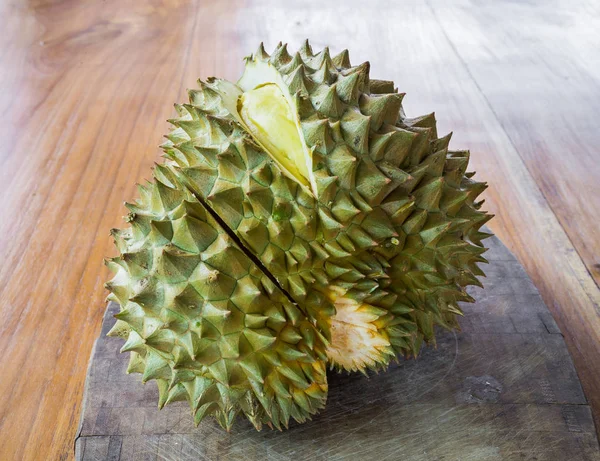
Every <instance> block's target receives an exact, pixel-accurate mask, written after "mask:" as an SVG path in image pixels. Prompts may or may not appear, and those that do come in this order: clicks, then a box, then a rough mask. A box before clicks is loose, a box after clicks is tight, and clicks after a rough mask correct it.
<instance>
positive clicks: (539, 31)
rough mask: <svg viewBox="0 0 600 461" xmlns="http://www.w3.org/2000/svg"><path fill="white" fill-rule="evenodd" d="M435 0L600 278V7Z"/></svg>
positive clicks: (583, 0)
mask: <svg viewBox="0 0 600 461" xmlns="http://www.w3.org/2000/svg"><path fill="white" fill-rule="evenodd" d="M429 2H430V4H431V6H432V9H433V11H434V15H435V17H436V18H437V19H438V21H439V23H440V24H441V25H442V28H443V30H444V33H445V34H446V35H447V37H448V39H449V40H450V41H451V42H452V45H453V48H454V49H455V51H456V54H457V55H458V56H459V58H460V59H461V61H463V62H464V64H465V66H466V68H467V70H468V72H469V73H470V74H471V76H472V77H473V79H474V80H475V81H476V82H477V86H478V87H479V88H480V90H481V93H482V94H483V95H484V97H485V98H486V100H487V101H488V102H489V105H490V106H491V108H492V110H493V112H494V115H495V116H496V118H497V119H498V120H499V121H500V123H501V124H502V127H503V129H504V131H505V132H506V133H507V134H508V137H509V139H510V142H511V143H512V144H513V145H514V147H515V149H516V150H517V152H518V153H519V155H520V157H521V158H522V159H523V162H524V163H525V165H526V167H527V169H528V171H529V172H530V173H531V176H532V177H533V179H534V180H535V182H536V183H537V185H538V187H539V188H540V191H541V192H542V194H543V195H544V198H545V199H546V200H547V202H548V204H549V205H550V208H551V209H552V211H553V212H554V213H555V214H556V216H557V218H558V220H559V222H560V224H561V226H562V227H563V228H564V229H565V231H566V233H567V235H568V237H569V239H570V240H571V242H572V243H573V246H574V247H575V249H576V250H577V252H578V254H579V255H580V257H581V258H582V260H583V262H584V263H585V265H586V268H587V270H588V271H589V272H590V274H591V275H592V277H593V278H594V279H595V281H596V283H600V264H599V263H600V259H599V255H600V233H599V232H598V230H597V221H598V219H597V217H598V216H600V181H598V178H599V177H600V161H599V160H600V155H599V152H598V146H599V145H600V130H598V123H597V118H598V113H600V97H599V95H600V34H599V33H598V30H600V5H599V4H598V2H595V1H590V0H576V1H573V2H564V1H560V0H551V1H543V0H533V1H528V2H494V3H489V4H481V3H480V2H475V1H473V0H460V1H454V2H451V3H448V2H444V1H438V0H429ZM500 18H510V21H507V20H499V19H500Z"/></svg>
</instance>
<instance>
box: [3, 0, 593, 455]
mask: <svg viewBox="0 0 600 461" xmlns="http://www.w3.org/2000/svg"><path fill="white" fill-rule="evenodd" d="M342 5H343V6H342ZM0 15H1V17H2V18H3V22H2V27H1V32H0V45H1V46H0V89H1V93H0V113H1V114H2V123H1V124H0V139H2V143H1V144H0V159H1V162H2V168H0V185H2V193H1V194H0V212H1V213H2V215H1V217H2V219H0V245H1V249H0V254H1V255H2V263H3V264H2V265H1V266H0V300H1V301H0V370H1V373H2V375H1V379H0V395H2V398H1V399H0V459H3V460H4V459H7V460H13V459H19V460H20V459H40V456H41V457H42V459H64V458H70V457H72V455H73V440H74V437H75V433H76V429H77V421H78V417H79V413H80V409H81V401H82V393H83V383H84V377H85V372H86V367H87V363H88V358H89V355H90V351H91V347H92V344H93V342H94V340H95V339H96V338H97V336H98V334H99V332H100V324H101V320H102V315H103V312H104V308H105V305H104V302H103V298H104V296H105V294H106V292H105V291H104V289H103V286H102V285H103V282H104V281H105V280H106V279H107V278H108V272H107V270H106V269H105V268H104V267H103V265H102V258H103V257H105V256H110V255H113V254H114V250H113V248H112V242H111V240H110V238H109V235H108V230H109V229H110V228H111V227H115V226H119V225H121V224H122V221H121V218H120V216H121V215H123V214H125V209H124V208H123V207H122V202H123V200H124V199H127V198H130V197H133V196H134V190H135V188H134V183H135V182H137V181H141V180H142V179H144V178H147V177H148V176H149V171H150V166H151V164H152V162H153V161H156V160H157V159H158V156H159V150H158V149H157V147H156V146H157V145H158V144H159V143H160V142H161V138H160V136H161V134H163V133H165V132H166V130H167V124H166V122H165V119H167V118H169V117H171V116H172V115H173V113H174V112H173V109H172V108H171V106H170V104H171V103H172V102H174V101H183V99H184V95H185V89H186V88H187V87H192V86H194V82H195V79H196V78H197V77H202V78H205V77H207V76H210V75H218V76H222V77H225V78H229V79H232V80H235V79H236V78H237V76H238V75H239V74H240V71H241V68H242V57H243V56H244V55H246V54H248V53H249V52H251V51H253V50H254V48H255V47H256V45H257V43H258V42H259V41H261V40H263V41H265V43H266V45H267V48H272V47H273V46H274V45H275V44H276V42H277V41H279V40H284V41H288V42H289V43H290V45H291V46H293V47H295V46H297V45H299V43H300V42H301V41H302V39H304V38H305V37H310V38H311V39H312V41H313V44H314V46H315V47H321V46H324V45H330V46H331V48H332V51H333V52H337V51H340V50H341V49H342V47H347V48H349V49H350V51H351V59H352V61H353V62H361V61H363V60H370V62H371V70H372V72H371V73H372V75H373V76H375V77H377V78H384V79H394V80H395V81H396V83H397V85H398V86H399V88H400V90H401V91H405V92H407V97H406V98H405V108H406V111H407V113H408V114H412V115H418V114H423V113H426V112H430V111H432V110H435V111H436V114H437V118H438V120H439V127H440V133H443V132H445V131H450V130H454V131H455V134H454V137H453V140H452V144H451V147H454V148H469V149H471V151H472V153H473V155H472V166H473V168H474V169H476V170H477V171H478V177H480V178H485V179H486V180H487V181H489V183H490V189H489V190H488V192H487V193H486V198H487V208H488V209H489V210H490V211H491V212H493V213H495V214H496V216H497V217H496V219H494V220H493V221H492V222H491V223H490V226H491V228H492V229H493V230H494V231H495V232H496V233H497V235H498V236H499V237H500V238H501V240H502V241H503V242H504V243H505V244H506V245H507V246H508V247H509V248H510V249H511V250H512V251H513V252H514V253H515V254H516V256H517V257H518V259H519V260H520V261H521V262H522V264H523V266H524V267H525V268H526V270H527V272H528V274H529V275H530V276H531V278H532V280H533V281H534V283H535V285H536V286H537V287H538V288H539V289H540V292H541V294H542V297H543V298H544V300H545V302H546V304H547V305H548V307H549V309H550V311H551V312H552V314H553V316H554V318H555V319H556V322H557V323H558V325H559V327H560V329H561V331H562V333H563V334H564V336H565V340H566V343H567V346H568V348H569V351H570V353H571V355H572V357H573V360H574V363H575V367H576V369H577V372H578V374H579V377H580V379H581V382H582V384H583V388H584V391H585V393H586V396H587V398H588V400H589V402H590V403H591V405H592V408H593V409H594V412H595V418H596V422H597V423H598V422H599V421H600V359H599V358H600V318H599V311H600V290H599V288H598V282H599V281H600V266H599V265H598V263H599V260H598V255H599V254H600V238H599V235H598V231H597V221H598V218H597V217H598V216H599V215H600V181H599V179H600V166H599V162H598V160H599V155H598V146H600V130H599V129H598V114H599V113H600V97H599V93H600V46H599V40H600V39H599V37H600V35H599V34H598V32H597V31H598V30H599V29H600V9H599V7H598V5H597V2H594V1H593V0H573V1H569V2H567V1H566V0H531V1H528V2H514V1H509V0H505V1H497V2H486V3H483V2H477V1H475V0H455V1H448V0H427V1H425V2H414V1H409V0H397V1H393V2H392V1H389V2H386V1H371V2H364V1H363V2H359V1H354V0H348V1H345V2H325V1H323V0H311V1H307V2H303V4H302V5H299V2H294V4H292V3H291V2H290V3H289V5H287V7H286V4H285V3H284V2H280V1H275V0H260V1H259V0H254V1H252V0H248V1H245V2H242V1H239V2H235V1H218V2H216V1H215V2H209V1H205V2H185V1H175V0H173V1H159V0H156V1H153V2H139V1H133V0H118V1H117V0H105V1H103V2H82V1H79V2H77V1H74V0H65V1H54V2H52V1H46V2H42V1H39V0H31V1H29V2H21V1H18V0H3V1H2V2H0ZM597 427H600V425H598V424H597Z"/></svg>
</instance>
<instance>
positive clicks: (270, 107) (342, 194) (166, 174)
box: [109, 43, 491, 428]
mask: <svg viewBox="0 0 600 461" xmlns="http://www.w3.org/2000/svg"><path fill="white" fill-rule="evenodd" d="M189 95H190V102H189V104H183V105H177V106H176V108H177V111H178V114H179V117H178V118H176V119H173V120H171V121H170V122H171V124H172V125H173V130H172V131H171V132H170V133H169V134H168V135H167V142H166V143H165V144H164V145H163V146H162V147H163V149H164V151H165V154H166V157H167V162H166V166H164V167H160V168H159V169H157V170H156V171H157V174H156V178H155V180H154V182H152V183H150V184H149V185H148V186H147V187H146V188H145V189H143V193H142V200H141V201H140V203H138V204H137V205H135V206H134V209H133V211H132V213H133V214H130V221H131V222H132V228H131V229H130V230H127V231H119V232H117V233H116V234H115V236H116V240H117V246H118V247H119V250H120V252H121V256H120V257H118V258H115V259H114V260H113V262H111V265H112V266H113V267H115V268H117V275H116V277H115V279H113V281H112V282H111V284H110V286H109V289H110V290H111V291H112V295H111V296H112V298H113V299H115V300H117V301H118V302H119V303H120V304H121V306H122V310H123V312H125V313H126V314H123V312H122V313H121V314H119V316H120V317H122V318H120V319H119V322H118V324H117V326H116V327H115V328H116V330H115V331H118V333H119V334H121V335H124V336H126V337H127V338H129V339H128V341H127V343H133V344H135V345H136V349H130V348H129V347H126V350H131V351H132V357H134V358H133V359H132V361H134V362H135V363H134V365H133V366H132V371H140V372H142V373H144V376H145V378H146V379H152V378H156V379H157V380H158V382H159V389H162V390H161V402H162V403H163V404H164V403H165V402H167V401H169V400H174V399H175V398H177V399H187V400H189V401H190V403H191V404H192V408H193V409H194V413H195V419H196V421H199V420H200V419H202V417H204V416H205V415H208V414H211V415H214V416H216V418H217V420H218V421H219V422H220V423H221V424H222V425H223V426H224V427H226V428H229V427H230V425H231V422H232V421H233V418H234V416H235V414H237V413H243V414H245V415H246V416H247V417H248V418H249V419H250V420H251V421H252V422H253V423H254V424H255V425H256V426H257V427H260V425H261V424H262V423H271V424H272V425H274V426H276V427H281V426H282V425H283V426H286V425H287V423H288V421H289V419H290V418H294V419H296V420H298V421H303V420H304V419H306V418H307V417H309V416H310V415H311V414H314V413H315V412H316V411H317V410H318V409H319V408H320V407H321V406H322V405H323V404H324V399H325V395H326V378H325V375H324V372H323V371H322V370H323V366H324V365H325V362H328V363H329V365H330V366H333V367H336V368H338V369H345V370H350V371H362V372H365V370H367V369H381V368H385V367H386V366H387V365H388V364H389V362H390V360H393V359H395V358H396V357H397V356H399V355H404V356H409V355H417V354H418V352H419V349H420V347H421V345H422V343H423V342H424V341H427V342H433V341H434V327H435V326H436V325H439V326H442V327H444V328H456V327H457V326H458V324H457V321H456V316H457V315H461V311H460V308H459V305H458V303H459V302H461V301H467V302H469V301H472V299H471V297H470V296H469V295H468V294H467V293H466V291H465V287H466V286H468V285H472V284H479V282H478V280H477V278H476V276H478V275H483V273H482V271H481V270H480V269H479V268H478V266H477V263H479V262H484V261H485V259H484V258H483V257H482V256H481V255H482V253H483V252H484V251H485V248H484V247H483V246H482V245H481V240H482V239H483V238H485V237H487V236H488V234H486V233H484V232H481V231H480V227H481V226H482V225H483V224H484V223H485V222H486V221H488V220H489V219H490V217H491V216H490V215H488V214H486V213H485V212H483V211H481V203H482V202H478V201H477V196H478V195H479V194H480V193H481V192H482V191H483V190H484V189H485V187H486V186H485V184H484V183H478V182H476V181H474V180H473V179H472V176H473V174H472V173H466V168H467V164H468V160H469V153H468V152H467V151H449V150H448V144H449V141H450V136H449V135H448V136H445V137H442V138H438V137H437V132H436V123H435V118H434V116H433V114H430V115H426V116H423V117H417V118H407V117H406V116H405V115H404V112H403V110H402V107H401V103H402V98H403V95H402V94H400V93H397V91H396V90H395V88H394V84H393V83H392V82H389V81H384V80H373V79H370V77H369V64H368V63H363V64H360V65H358V66H351V65H350V61H349V58H348V53H347V52H346V51H344V52H342V53H340V54H339V55H337V56H335V57H331V56H330V54H329V50H328V49H327V48H325V49H324V50H322V51H320V52H319V53H316V54H315V53H313V52H312V50H311V48H310V46H309V45H308V43H305V44H304V46H303V47H302V48H301V49H300V50H299V51H298V52H297V53H296V54H295V55H293V56H291V55H290V54H289V53H288V52H287V48H286V46H285V45H280V46H278V47H277V49H276V50H275V51H274V53H273V54H272V55H271V56H269V55H267V53H266V52H265V51H264V49H263V48H262V46H261V47H260V48H259V49H258V51H257V52H256V53H255V54H254V55H252V56H250V57H249V58H247V60H246V68H245V72H244V75H243V76H242V78H241V79H240V81H239V82H237V84H233V83H230V82H227V81H225V80H220V79H209V80H208V81H207V82H199V89H196V90H191V91H190V92H189ZM158 173H160V174H158ZM165 188H167V189H165ZM165 190H168V191H169V192H168V194H167V196H168V198H167V196H163V195H164V192H161V191H165ZM155 196H156V197H157V198H152V197H155ZM167 203H168V204H169V205H167ZM182 203H193V204H194V206H195V207H196V208H195V209H197V210H202V213H204V214H202V216H203V218H202V219H201V221H202V220H203V221H202V222H204V223H205V224H207V225H208V226H209V227H210V228H211V229H213V230H214V232H216V233H217V234H218V235H219V236H220V237H219V238H220V239H221V240H222V241H223V242H227V244H226V245H225V244H224V243H223V244H222V245H225V246H226V247H227V248H228V249H229V248H235V254H236V258H235V261H238V260H239V259H240V258H241V257H242V256H244V257H245V258H246V259H245V260H244V263H243V264H242V266H243V267H244V268H246V267H247V268H249V269H244V271H246V272H234V273H227V262H228V261H233V259H230V258H229V256H227V257H222V256H218V257H215V256H214V255H213V253H214V252H215V251H217V253H218V254H221V253H219V252H220V251H224V250H221V247H218V249H212V247H210V248H208V249H207V248H205V247H203V246H202V245H199V244H196V243H193V242H196V240H197V239H202V236H201V235H197V234H194V233H193V232H189V233H188V234H189V235H188V236H187V237H186V239H185V242H184V240H181V239H180V240H177V238H176V237H175V232H174V231H173V229H175V227H177V224H176V223H178V222H179V220H180V219H181V216H180V215H181V213H182V211H178V212H177V213H175V211H174V210H179V208H178V207H180V206H182ZM157 204H158V205H157ZM186 206H187V205H186ZM157 207H158V208H157ZM186 216H187V215H186ZM195 216H196V215H194V217H195ZM142 217H143V218H142ZM140 219H142V220H145V221H144V223H145V222H146V221H149V222H150V223H154V224H140V223H138V222H137V220H140ZM188 219H190V218H188ZM158 223H160V224H158ZM140 226H141V227H140ZM144 226H145V227H144ZM142 227H143V229H144V231H141V230H139V229H141V228H142ZM165 229H166V230H165ZM122 235H125V236H126V238H125V237H123V236H122ZM211 235H212V234H211ZM174 239H175V240H174ZM181 245H183V247H182V246H181ZM186 245H187V246H186ZM173 251H174V252H175V253H177V254H179V253H178V252H180V251H184V252H189V251H192V255H193V256H194V258H196V259H185V258H184V260H181V261H180V260H179V259H174V260H173V262H172V263H171V267H172V270H173V271H174V272H175V273H177V274H178V275H177V276H176V277H175V279H173V278H170V277H165V276H164V275H161V274H163V273H162V272H161V270H162V269H159V267H162V266H161V264H164V263H162V261H164V260H165V257H163V256H160V255H161V254H171V253H172V252H173ZM227 251H233V250H230V249H229V250H227ZM142 254H143V255H148V256H144V257H142V256H141V255H142ZM132 255H135V256H132ZM238 255H240V256H238ZM128 258H130V259H131V258H133V259H135V260H136V261H138V260H139V259H144V258H146V260H145V262H144V264H145V265H144V266H141V268H140V267H138V266H139V264H138V263H135V264H134V263H129V262H128V260H127V259H128ZM168 258H169V257H167V259H168ZM207 258H213V259H214V258H217V259H218V260H219V261H226V262H224V263H223V264H224V265H223V266H222V267H218V268H217V269H216V270H217V272H218V274H217V275H215V277H216V278H214V280H213V279H212V278H211V277H212V276H210V274H211V273H213V272H210V271H211V270H213V269H210V268H206V267H208V266H210V264H208V265H207V263H206V262H205V260H207ZM219 258H220V259H219ZM196 260H197V261H198V263H197V264H198V265H195V264H196ZM184 261H193V262H191V263H188V262H184ZM199 267H202V268H203V269H199ZM211 267H212V266H211ZM201 271H204V272H202V274H204V275H202V277H204V278H198V277H200V276H199V275H198V274H200V273H201ZM221 273H222V274H223V275H220V274H221ZM207 274H208V275H207ZM242 274H244V275H242ZM248 274H252V277H250V278H248V277H249V275H248ZM220 277H221V278H220ZM140 280H145V282H144V283H146V284H147V285H143V286H141V285H140ZM202 284H207V285H208V286H215V287H220V286H221V285H223V286H224V287H227V289H224V291H223V292H220V294H219V296H220V298H219V302H221V303H224V305H226V306H229V305H230V304H231V303H233V304H235V305H236V306H237V308H238V310H240V312H243V313H244V315H248V313H247V312H245V311H244V309H246V308H247V307H246V306H244V302H251V298H252V297H251V296H249V295H246V296H245V298H244V300H243V301H242V300H241V298H239V299H238V298H235V299H234V295H235V293H237V291H235V290H241V291H243V292H244V293H256V296H259V297H261V299H264V301H261V302H260V303H257V302H255V304H252V305H253V306H256V309H257V310H256V311H255V312H254V311H253V312H251V314H250V315H257V316H259V317H261V318H263V317H264V322H265V323H264V324H262V323H260V322H258V323H257V325H260V327H256V326H255V323H254V321H253V320H252V321H250V322H249V324H247V322H246V321H245V320H243V319H245V318H246V317H243V316H241V315H238V316H237V317H236V316H232V317H227V319H226V321H224V322H223V323H222V324H221V323H219V324H218V325H217V326H215V329H213V330H211V335H212V336H210V335H209V336H207V335H205V334H204V332H203V331H202V330H199V331H198V333H197V338H196V339H195V340H196V341H197V343H198V344H196V343H194V342H192V343H190V342H189V341H190V340H189V339H187V336H186V337H183V336H182V335H183V333H182V331H183V330H181V329H180V330H177V329H170V325H171V323H170V322H171V321H170V320H169V319H168V318H167V317H165V316H166V315H167V314H166V312H171V311H173V306H174V304H177V301H176V300H177V299H179V297H181V296H184V297H188V296H191V294H190V293H192V294H193V297H192V298H193V300H192V301H190V306H195V307H194V308H193V309H192V310H191V311H190V313H189V316H188V318H187V320H186V321H189V322H194V321H197V322H200V323H201V324H204V323H205V322H207V321H208V322H209V323H211V321H210V319H209V317H210V316H211V315H214V312H213V311H212V310H210V309H209V310H206V309H205V308H203V307H202V306H205V305H208V304H206V303H209V304H210V305H211V306H212V304H211V303H212V301H211V299H206V298H205V297H204V295H203V293H202V288H201V286H202ZM231 286H234V287H235V288H231ZM190 287H191V288H190ZM256 287H258V288H256ZM219 289H220V290H222V288H221V287H220V288H219ZM230 289H231V290H234V291H232V292H231V293H230V292H229V290H230ZM161 290H162V291H161ZM186 290H187V291H186ZM261 290H262V291H261ZM259 291H260V294H259ZM139 292H143V293H144V295H143V296H141V297H140V294H139ZM163 292H164V293H168V296H166V295H164V296H163V295H162V294H160V293H163ZM157 293H158V294H157ZM159 294H160V295H159ZM211 296H212V295H211ZM186 299H187V298H186ZM190 299H191V298H190ZM143 303H146V304H145V305H144V304H143ZM238 304H241V305H238ZM274 306H276V307H274ZM211 309H212V308H211ZM219 309H222V310H225V311H227V312H229V311H230V309H229V308H228V307H220V308H219ZM130 311H131V312H134V313H135V316H134V317H131V316H130V315H129V314H128V312H130ZM235 312H237V311H235ZM289 312H294V314H290V313H289ZM169 315H170V314H169ZM228 315H229V314H228ZM242 317H243V319H242ZM157 318H158V319H160V320H156V319H157ZM211 318H212V317H211ZM136 322H137V323H136ZM161 322H162V323H161ZM146 323H148V324H149V325H150V326H148V325H146ZM140 325H141V327H140ZM211 325H212V323H211ZM298 325H302V326H298ZM213 326H214V325H213ZM304 327H305V328H306V331H307V332H308V331H310V333H306V334H307V335H309V336H310V338H312V339H308V338H307V337H306V336H305V333H304V331H305V330H302V328H304ZM136 328H137V329H136ZM140 328H141V329H140ZM255 328H262V329H263V330H261V331H263V333H264V335H266V336H268V337H269V338H271V339H272V341H273V343H272V344H271V345H270V346H269V348H267V349H264V352H261V353H262V355H260V354H259V356H260V357H262V356H265V357H266V358H264V360H263V361H261V362H260V365H259V368H260V370H261V372H260V376H261V377H262V378H263V379H262V380H260V379H257V376H251V375H252V372H251V371H248V370H249V369H250V368H251V367H252V366H255V365H256V364H255V363H253V360H252V359H251V358H249V357H254V356H256V354H258V352H257V351H255V350H254V349H252V351H254V352H252V353H253V354H255V355H253V356H247V357H246V356H243V357H246V358H243V359H242V358H241V357H242V356H235V354H234V355H231V354H233V352H231V351H230V350H229V349H227V347H229V346H222V347H221V346H218V348H217V346H211V347H213V349H214V350H215V351H216V350H217V349H218V352H214V353H211V354H213V355H210V357H211V359H215V361H216V362H215V363H217V362H218V363H224V364H225V365H223V366H221V368H220V369H219V370H216V369H215V365H212V364H207V363H205V362H206V360H205V359H203V358H202V353H203V351H205V350H208V349H205V347H208V346H205V345H206V344H208V343H207V341H214V342H216V343H217V344H221V343H222V342H224V341H229V342H233V343H234V344H233V345H232V346H231V348H233V350H236V347H237V348H238V349H240V350H242V349H244V348H243V347H242V346H241V344H242V343H243V342H244V341H245V338H246V337H247V334H251V333H249V332H250V331H252V332H253V331H254V329H255ZM294 328H295V330H294ZM138 329H140V330H139V331H138ZM265 329H266V330H265ZM292 330H293V331H294V333H289V331H292ZM156 331H160V332H161V335H163V336H168V338H169V340H168V341H162V342H160V346H161V347H162V349H160V348H157V346H155V345H153V344H152V335H154V334H157V333H156ZM164 332H169V333H164ZM188 333H189V332H188ZM190 334H191V333H190ZM232 334H233V335H234V336H231V335H232ZM136 335H137V336H136ZM230 336H231V337H230ZM161 338H162V337H161ZM224 338H227V340H225V339H224ZM273 338H274V339H273ZM148 339H150V342H148ZM186 341H187V343H186ZM294 341H296V342H294ZM186 344H187V346H186ZM228 344H229V343H228ZM283 346H285V349H284V350H285V353H283V355H281V354H282V353H281V351H280V349H279V348H281V347H283ZM186 347H187V349H186ZM182 350H186V354H187V355H186V360H187V361H186V362H185V365H184V366H183V368H184V369H185V373H186V374H185V377H187V378H189V380H187V381H185V380H184V381H182V382H181V383H179V382H177V383H176V384H174V382H175V381H177V380H178V379H179V378H174V376H175V375H177V374H178V373H179V370H180V368H178V365H177V362H176V354H181V353H182V352H179V351H182ZM244 350H245V349H244ZM248 351H250V349H248ZM260 351H263V349H260ZM228 354H229V355H228ZM155 356H159V357H160V360H162V361H164V364H166V365H164V364H163V362H159V361H158V359H156V357H155ZM273 357H277V359H274V358H273ZM150 358H151V359H152V360H150ZM203 360H204V362H203ZM257 360H258V359H257ZM261 360H262V359H261ZM155 363H160V364H161V366H162V368H161V369H163V373H164V376H162V375H161V376H154V375H153V372H152V369H153V368H152V367H156V365H155ZM308 364H310V366H309V365H308ZM148 367H151V371H150V372H146V369H147V368H148ZM211 367H212V368H211ZM223 369H225V370H227V373H223V372H222V370H223ZM169 370H170V371H169ZM232 370H237V372H236V373H237V374H236V373H233V371H232ZM289 370H292V371H291V372H290V371H289ZM300 371H302V373H300ZM230 372H231V373H233V374H230ZM169 373H170V374H169ZM148 375H149V376H150V377H148ZM234 375H235V379H234V378H233V377H232V376H234ZM192 376H193V379H194V380H196V379H201V380H202V382H203V383H205V384H206V386H208V387H206V389H209V388H210V389H215V390H213V391H211V392H212V393H210V399H212V400H206V401H205V400H203V399H205V398H204V397H201V398H200V400H197V399H198V396H197V395H196V394H195V392H196V391H195V390H193V389H192V387H191V386H192V385H191V384H189V383H190V382H191V380H192ZM265 376H276V377H277V379H275V378H271V379H272V381H271V380H269V379H265ZM161 380H162V381H161ZM232 380H233V381H232ZM194 382H195V381H194ZM186 383H187V384H186ZM179 384H181V385H179ZM203 385H204V384H203ZM211 386H212V387H211ZM184 389H185V390H184ZM317 389H318V391H317ZM233 390H235V392H233ZM206 392H208V391H206ZM232 392H233V393H232ZM203 395H204V394H203ZM206 398H208V397H206ZM198 402H204V403H202V405H203V406H202V405H201V406H198V405H199V403H198ZM209 402H210V405H208V406H206V405H207V404H208V403H209ZM200 408H203V410H202V411H200Z"/></svg>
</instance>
